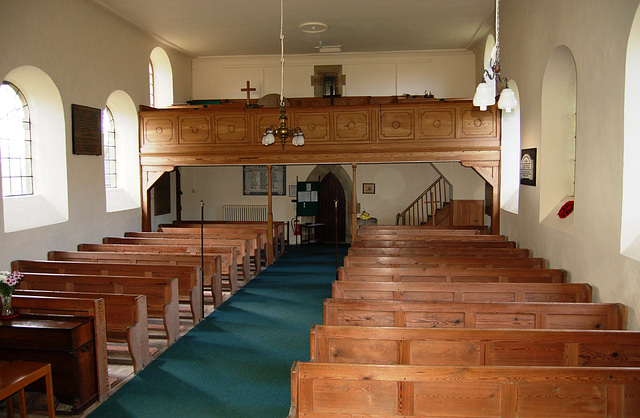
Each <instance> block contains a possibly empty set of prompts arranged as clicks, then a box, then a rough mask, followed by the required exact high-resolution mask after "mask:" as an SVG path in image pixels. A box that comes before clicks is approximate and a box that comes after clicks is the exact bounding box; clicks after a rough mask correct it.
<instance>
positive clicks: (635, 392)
mask: <svg viewBox="0 0 640 418" xmlns="http://www.w3.org/2000/svg"><path fill="white" fill-rule="evenodd" d="M639 381H640V368H633V367H627V368H617V367H602V368H591V367H543V366H528V367H518V366H412V365H393V366H390V365H371V364H340V363H310V362H309V363H303V362H295V363H294V365H293V367H292V370H291V409H290V412H289V417H291V418H294V417H302V416H304V417H329V416H330V417H356V416H357V417H367V416H371V417H373V416H376V417H392V416H403V417H406V416H417V417H426V416H430V417H432V416H438V417H461V416H467V417H471V416H473V417H478V416H483V417H502V418H511V417H514V418H515V417H524V416H531V417H553V418H557V417H578V416H579V417H603V416H607V417H637V416H638V414H639V413H638V411H640V384H638V382H639Z"/></svg>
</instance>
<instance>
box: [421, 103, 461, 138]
mask: <svg viewBox="0 0 640 418" xmlns="http://www.w3.org/2000/svg"><path fill="white" fill-rule="evenodd" d="M419 124H420V125H419V126H420V128H419V132H420V134H419V137H420V138H426V139H430V138H455V136H456V109H455V108H451V109H441V110H440V109H439V110H421V111H419Z"/></svg>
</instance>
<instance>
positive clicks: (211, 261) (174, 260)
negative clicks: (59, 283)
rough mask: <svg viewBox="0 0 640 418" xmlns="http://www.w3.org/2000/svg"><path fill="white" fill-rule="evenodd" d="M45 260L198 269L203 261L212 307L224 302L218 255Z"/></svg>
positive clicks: (60, 254)
mask: <svg viewBox="0 0 640 418" xmlns="http://www.w3.org/2000/svg"><path fill="white" fill-rule="evenodd" d="M47 258H48V259H49V260H51V261H79V262H87V263H118V264H122V263H129V264H159V265H164V266H168V265H175V266H189V267H199V266H200V265H201V263H202V261H203V260H204V268H203V275H202V286H203V287H204V286H206V285H207V283H208V284H209V287H210V288H211V293H212V295H213V305H214V306H215V307H218V306H220V305H221V304H222V302H224V300H223V298H222V274H221V266H220V264H221V260H220V256H219V255H206V254H205V255H204V256H203V257H202V256H200V255H192V254H171V255H170V256H169V255H167V254H151V253H135V254H134V253H128V254H127V253H107V252H89V251H49V253H48V255H47Z"/></svg>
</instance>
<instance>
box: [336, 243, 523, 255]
mask: <svg viewBox="0 0 640 418" xmlns="http://www.w3.org/2000/svg"><path fill="white" fill-rule="evenodd" d="M347 255H349V256H352V255H353V256H358V255H364V256H385V257H393V256H411V255H424V256H426V255H428V256H433V257H436V256H453V255H464V256H469V257H529V256H530V255H531V252H530V251H529V250H528V249H526V248H458V247H437V246H434V247H408V248H403V247H400V246H398V247H395V248H373V247H368V248H362V247H361V248H358V247H356V248H349V250H348V252H347Z"/></svg>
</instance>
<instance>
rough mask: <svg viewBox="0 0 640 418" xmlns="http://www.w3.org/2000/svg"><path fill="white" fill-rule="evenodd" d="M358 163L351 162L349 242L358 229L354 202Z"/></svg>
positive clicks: (353, 238)
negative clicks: (351, 184) (351, 183)
mask: <svg viewBox="0 0 640 418" xmlns="http://www.w3.org/2000/svg"><path fill="white" fill-rule="evenodd" d="M357 166H358V164H356V163H352V164H351V167H352V169H353V187H352V192H351V242H353V241H355V239H356V232H357V231H358V214H357V213H356V206H357V205H356V202H357V200H358V199H357V198H356V196H357V194H358V193H357V192H358V189H357V188H356V167H357Z"/></svg>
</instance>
